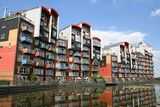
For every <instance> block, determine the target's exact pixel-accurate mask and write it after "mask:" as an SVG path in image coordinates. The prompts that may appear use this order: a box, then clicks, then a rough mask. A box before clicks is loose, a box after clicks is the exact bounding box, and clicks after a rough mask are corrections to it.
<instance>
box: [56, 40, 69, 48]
mask: <svg viewBox="0 0 160 107" xmlns="http://www.w3.org/2000/svg"><path fill="white" fill-rule="evenodd" d="M57 46H62V47H66V46H67V43H66V41H60V40H59V41H58V43H57Z"/></svg>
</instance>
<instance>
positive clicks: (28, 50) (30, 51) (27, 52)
mask: <svg viewBox="0 0 160 107" xmlns="http://www.w3.org/2000/svg"><path fill="white" fill-rule="evenodd" d="M22 52H23V53H24V54H32V55H33V54H34V50H33V49H29V48H23V49H22Z"/></svg>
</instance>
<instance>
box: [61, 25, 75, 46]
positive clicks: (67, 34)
mask: <svg viewBox="0 0 160 107" xmlns="http://www.w3.org/2000/svg"><path fill="white" fill-rule="evenodd" d="M71 28H72V27H71V26H69V27H67V28H65V29H63V30H61V31H60V32H59V38H60V39H64V40H67V41H68V46H67V48H71V47H72V46H71V45H72V42H71V41H72V36H71V33H72V31H71Z"/></svg>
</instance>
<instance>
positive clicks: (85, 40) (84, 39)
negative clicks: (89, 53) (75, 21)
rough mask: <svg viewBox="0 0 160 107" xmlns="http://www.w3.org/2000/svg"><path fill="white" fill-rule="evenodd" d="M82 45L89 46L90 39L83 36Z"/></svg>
mask: <svg viewBox="0 0 160 107" xmlns="http://www.w3.org/2000/svg"><path fill="white" fill-rule="evenodd" d="M83 45H85V46H89V47H90V46H91V40H90V39H86V38H83Z"/></svg>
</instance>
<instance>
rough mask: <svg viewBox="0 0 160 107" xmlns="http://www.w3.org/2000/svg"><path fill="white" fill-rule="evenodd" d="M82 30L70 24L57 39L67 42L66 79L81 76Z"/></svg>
mask: <svg viewBox="0 0 160 107" xmlns="http://www.w3.org/2000/svg"><path fill="white" fill-rule="evenodd" d="M81 30H82V28H81V27H80V26H78V25H76V24H72V25H70V26H68V27H66V28H64V29H62V30H61V31H60V34H59V38H61V39H64V40H66V41H68V43H67V49H68V77H70V78H74V77H79V76H81V55H82V53H81V50H82V47H81V44H82V35H81Z"/></svg>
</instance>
